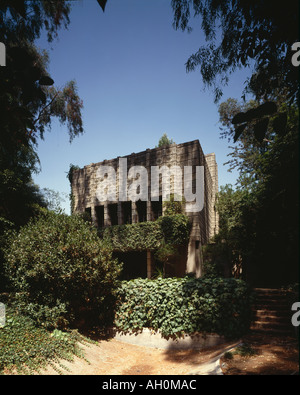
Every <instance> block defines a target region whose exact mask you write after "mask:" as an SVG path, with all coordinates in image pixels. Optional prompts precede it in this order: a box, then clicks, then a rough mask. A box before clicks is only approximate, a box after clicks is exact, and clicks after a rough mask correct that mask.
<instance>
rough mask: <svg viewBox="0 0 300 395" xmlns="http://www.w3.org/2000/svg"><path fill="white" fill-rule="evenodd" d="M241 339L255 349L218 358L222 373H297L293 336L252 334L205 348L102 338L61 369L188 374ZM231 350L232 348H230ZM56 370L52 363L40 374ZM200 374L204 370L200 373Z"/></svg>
mask: <svg viewBox="0 0 300 395" xmlns="http://www.w3.org/2000/svg"><path fill="white" fill-rule="evenodd" d="M240 341H242V342H244V343H247V344H249V345H250V346H251V348H252V349H253V350H254V351H255V354H254V355H252V356H245V357H243V356H241V355H237V354H234V355H233V358H232V359H230V360H228V359H225V358H224V357H222V358H221V361H220V362H221V369H222V372H223V374H224V375H291V374H299V346H298V342H297V340H296V338H295V337H283V336H270V335H264V334H251V335H248V336H246V337H244V338H243V339H239V340H238V341H235V342H228V343H226V344H223V345H220V346H216V347H213V348H208V349H204V350H201V351H199V350H180V351H178V350H164V349H155V348H148V347H142V346H135V345H131V344H126V343H122V342H120V341H117V340H115V339H101V340H98V341H97V342H96V344H88V345H86V344H85V345H83V346H82V349H83V352H84V355H85V358H86V360H85V359H81V358H77V357H75V359H74V361H73V362H64V361H63V362H62V363H63V364H64V368H62V367H60V369H61V373H63V374H69V375H189V374H201V373H199V372H200V370H201V367H203V366H204V364H205V363H208V362H209V361H211V360H212V359H215V358H217V357H218V356H220V355H221V354H223V353H224V352H225V351H226V349H231V348H232V347H235V346H236V345H237V344H238V343H239V342H240ZM232 351H233V350H232ZM58 373H59V372H58V371H57V370H55V369H53V368H52V367H49V368H48V369H47V370H45V371H43V372H42V374H45V375H52V374H53V375H54V374H58ZM202 374H203V373H202Z"/></svg>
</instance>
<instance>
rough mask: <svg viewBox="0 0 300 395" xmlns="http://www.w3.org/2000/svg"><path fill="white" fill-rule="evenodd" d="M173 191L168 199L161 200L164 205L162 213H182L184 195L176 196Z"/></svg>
mask: <svg viewBox="0 0 300 395" xmlns="http://www.w3.org/2000/svg"><path fill="white" fill-rule="evenodd" d="M175 198H176V195H174V193H171V195H170V199H169V200H166V201H164V202H163V207H164V215H174V214H182V213H183V211H184V210H183V206H184V204H185V199H184V197H181V196H180V197H177V199H175Z"/></svg>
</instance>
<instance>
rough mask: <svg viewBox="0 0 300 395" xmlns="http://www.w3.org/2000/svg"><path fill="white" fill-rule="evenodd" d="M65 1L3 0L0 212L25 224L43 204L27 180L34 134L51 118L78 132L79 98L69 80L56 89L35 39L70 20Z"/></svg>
mask: <svg viewBox="0 0 300 395" xmlns="http://www.w3.org/2000/svg"><path fill="white" fill-rule="evenodd" d="M69 13H70V2H69V1H65V0H59V1H53V0H50V1H40V2H28V1H25V0H20V1H12V2H8V1H2V2H1V4H0V19H1V25H0V36H1V41H3V43H4V44H5V46H6V62H7V67H0V113H1V117H0V130H1V133H0V153H1V154H0V201H1V205H0V216H1V217H3V218H5V219H7V220H9V221H11V222H13V223H15V225H16V226H20V225H24V224H25V223H26V222H27V221H28V219H29V218H30V217H31V216H34V215H35V209H36V205H40V206H42V207H45V201H44V199H43V196H42V193H41V192H40V191H39V189H38V188H37V186H35V185H34V184H33V182H32V174H33V173H34V172H38V170H39V166H38V165H39V159H38V155H37V152H36V147H37V146H36V144H37V138H39V137H41V138H43V136H44V132H45V130H46V129H50V126H51V124H52V121H53V118H57V119H58V120H59V121H60V122H61V123H62V124H64V125H66V126H67V130H68V132H69V136H70V141H71V140H72V139H73V138H74V137H75V136H77V135H79V134H81V133H83V127H82V116H81V109H82V101H81V100H80V98H79V96H78V94H77V87H76V84H75V82H74V81H70V82H68V83H67V84H66V85H65V86H64V87H62V88H61V89H58V88H55V87H54V86H52V85H53V84H54V81H53V80H52V79H51V78H50V77H49V76H48V66H49V56H48V54H47V53H46V51H41V50H40V49H38V48H37V47H36V46H35V44H34V42H35V40H36V39H38V38H39V37H40V33H41V31H42V30H43V31H44V32H46V33H47V34H48V41H52V40H53V39H54V38H55V37H56V36H57V33H58V31H59V29H60V28H61V27H67V25H68V23H69Z"/></svg>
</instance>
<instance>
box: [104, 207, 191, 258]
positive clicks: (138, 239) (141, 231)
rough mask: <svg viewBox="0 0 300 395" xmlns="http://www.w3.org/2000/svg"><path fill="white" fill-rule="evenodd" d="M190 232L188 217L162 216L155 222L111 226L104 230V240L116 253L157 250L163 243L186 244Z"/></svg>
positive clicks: (179, 215)
mask: <svg viewBox="0 0 300 395" xmlns="http://www.w3.org/2000/svg"><path fill="white" fill-rule="evenodd" d="M189 231H190V223H189V219H188V217H187V216H185V215H183V214H176V215H172V216H162V217H160V218H159V219H158V220H157V221H153V222H150V221H149V222H140V223H136V224H127V225H115V226H110V227H108V228H105V229H104V231H103V239H104V240H105V241H107V243H109V244H110V245H111V246H112V248H113V250H114V251H121V252H126V251H143V250H147V249H148V250H156V249H158V248H159V247H160V246H161V245H162V243H163V242H166V243H168V244H184V243H185V242H187V240H188V237H189Z"/></svg>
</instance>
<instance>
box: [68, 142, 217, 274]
mask: <svg viewBox="0 0 300 395" xmlns="http://www.w3.org/2000/svg"><path fill="white" fill-rule="evenodd" d="M125 165H126V166H125ZM132 170H133V171H132ZM164 171H165V173H164ZM154 173H155V174H156V175H157V174H158V177H159V178H156V179H155V180H154V176H153V174H154ZM175 173H176V174H175ZM142 176H143V183H141V177H142ZM164 177H166V178H164ZM168 182H169V189H168ZM154 184H155V185H154ZM100 187H101V188H102V189H101V191H100ZM165 188H166V189H165ZM187 190H188V192H189V193H187ZM130 191H131V192H132V191H133V194H132V193H131V194H130ZM180 191H181V194H180ZM217 192H218V167H217V163H216V158H215V154H214V153H211V154H208V155H204V153H203V151H202V148H201V145H200V143H199V140H194V141H190V142H186V143H182V144H171V145H170V146H166V147H160V148H153V149H146V150H145V151H142V152H138V153H132V154H130V155H127V156H124V157H117V158H114V159H110V160H104V161H102V162H99V163H96V164H95V163H92V164H90V165H87V166H84V168H82V169H74V170H73V172H72V181H71V193H72V201H73V212H74V213H84V212H88V213H89V214H90V216H91V220H92V222H93V224H94V225H95V226H97V227H99V228H105V227H108V226H113V225H121V224H133V223H138V222H145V221H155V220H156V219H157V218H158V217H159V216H160V215H164V205H163V200H165V196H166V194H167V198H168V197H169V196H170V193H174V194H175V195H178V194H179V195H181V196H183V197H184V198H185V201H186V203H185V205H184V207H185V214H186V215H187V216H189V218H190V221H191V232H190V239H189V243H188V246H187V250H186V254H183V256H182V257H181V258H180V262H178V263H177V264H176V266H177V268H176V270H175V272H174V273H173V274H174V275H177V276H180V275H184V274H185V273H190V272H193V273H195V274H196V276H197V277H200V276H201V274H202V260H201V246H202V245H204V244H206V243H208V242H209V240H210V239H211V238H212V237H213V236H214V235H215V234H216V233H217V232H218V213H217V212H216V209H215V199H216V193H217ZM197 193H198V195H197ZM132 196H133V198H132ZM190 196H191V201H189V199H187V198H189V197H190ZM197 196H198V197H199V202H198V203H199V204H198V206H199V209H197V208H196V209H195V206H193V205H194V204H195V202H196V200H197ZM139 197H140V198H139ZM192 198H194V202H193V201H192ZM200 200H201V202H200ZM123 258H124V257H122V259H123ZM130 259H131V258H130ZM130 259H129V260H130ZM132 259H133V257H132ZM139 259H144V260H145V271H144V273H145V276H147V277H151V276H152V274H153V270H154V265H153V255H152V254H151V253H150V252H149V251H145V255H144V258H139ZM125 260H126V259H125Z"/></svg>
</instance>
